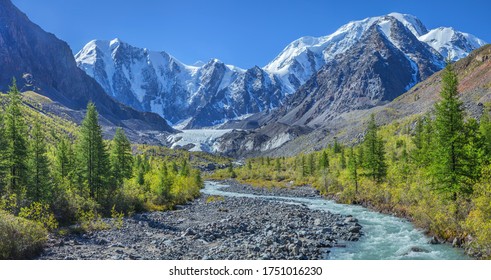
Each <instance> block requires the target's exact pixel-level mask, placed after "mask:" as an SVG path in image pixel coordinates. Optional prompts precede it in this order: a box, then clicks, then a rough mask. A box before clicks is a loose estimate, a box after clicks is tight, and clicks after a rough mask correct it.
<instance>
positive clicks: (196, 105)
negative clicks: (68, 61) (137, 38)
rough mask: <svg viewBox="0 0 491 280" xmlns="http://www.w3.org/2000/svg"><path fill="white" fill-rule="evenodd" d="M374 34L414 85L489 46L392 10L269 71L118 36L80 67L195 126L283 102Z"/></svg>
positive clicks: (287, 52) (127, 96)
mask: <svg viewBox="0 0 491 280" xmlns="http://www.w3.org/2000/svg"><path fill="white" fill-rule="evenodd" d="M377 33H378V34H379V35H380V36H377ZM374 34H375V35H374ZM373 38H376V39H375V40H378V41H379V43H380V44H379V45H380V46H381V45H384V46H386V48H384V52H382V53H379V55H380V56H381V58H382V59H385V60H389V59H391V57H390V54H392V59H393V58H394V57H397V58H398V59H399V60H400V61H398V62H397V63H399V64H400V65H405V67H404V71H406V70H407V71H406V72H407V73H405V74H408V75H409V78H408V79H405V80H404V82H405V83H406V82H407V84H405V85H403V87H402V88H403V89H406V90H407V89H409V88H410V87H412V86H413V85H414V84H416V83H417V82H419V81H421V80H423V79H425V78H426V77H428V76H429V75H431V74H433V73H434V72H435V71H438V70H439V69H441V68H442V67H443V65H444V58H445V57H447V56H450V57H451V59H453V60H457V59H459V58H462V57H464V56H466V55H467V54H468V53H469V52H470V51H472V50H473V49H476V48H478V47H480V46H482V45H483V44H484V42H483V41H482V40H480V39H478V38H476V37H474V36H472V35H470V34H467V33H462V32H458V31H455V30H453V29H451V28H437V29H434V30H431V31H429V32H428V30H427V29H426V27H425V26H424V25H423V23H422V22H421V21H420V20H419V19H418V18H416V17H415V16H412V15H408V14H401V13H391V14H388V15H384V16H378V17H370V18H365V19H363V20H358V21H352V22H349V23H347V24H345V25H343V26H341V27H340V28H339V29H338V30H336V31H335V32H334V33H332V34H330V35H327V36H321V37H311V36H305V37H301V38H299V39H297V40H295V41H293V42H292V43H290V44H289V45H287V46H286V47H285V48H284V49H283V51H282V52H281V53H280V54H279V55H278V56H277V57H276V58H275V59H274V60H273V61H271V62H270V63H269V64H267V65H266V66H265V67H263V68H259V67H253V68H251V69H248V70H245V69H241V68H239V67H236V66H233V65H229V64H225V63H224V62H221V61H220V60H218V59H210V60H208V61H207V62H205V63H204V62H199V63H196V64H194V65H186V64H184V63H181V62H180V61H179V60H177V59H176V58H174V57H172V56H171V55H169V54H168V53H166V52H164V51H161V52H155V51H150V50H148V49H144V48H137V47H133V46H131V45H129V44H127V43H125V42H123V41H121V40H120V39H117V38H116V39H113V40H110V41H103V40H93V41H91V42H89V43H88V44H87V45H86V46H85V47H84V48H83V49H82V50H81V51H80V52H79V53H77V55H76V56H75V57H76V60H77V64H78V66H79V67H80V68H81V69H83V70H84V71H85V72H86V73H87V74H88V75H89V76H92V77H93V78H95V79H96V81H98V82H99V84H100V85H101V86H102V87H103V88H104V90H105V91H106V92H107V93H108V94H109V95H111V96H113V97H114V98H116V99H117V100H119V101H120V102H122V103H124V104H126V105H128V106H131V107H133V108H136V109H138V110H142V111H151V112H155V113H158V114H160V115H161V116H163V117H164V118H166V119H167V120H169V121H170V122H172V123H178V122H182V121H183V120H186V119H190V120H189V122H188V127H201V126H211V125H216V124H218V123H221V122H224V121H227V120H230V119H237V118H240V117H241V116H243V115H247V114H252V113H257V112H262V111H265V110H270V109H272V108H275V107H277V106H279V105H280V104H283V102H284V101H285V99H284V97H285V96H286V95H289V94H293V93H295V92H296V91H297V90H298V89H299V88H300V87H301V86H303V85H305V84H306V83H307V81H309V80H310V79H311V78H312V77H313V76H315V75H316V74H317V73H318V72H319V71H320V70H321V69H322V68H324V67H327V66H328V64H330V67H332V64H333V63H334V64H336V61H338V60H340V59H341V58H342V57H343V56H345V55H346V53H350V52H349V50H351V49H353V48H355V47H358V48H360V47H363V46H364V45H365V44H367V43H368V42H372V43H373V40H371V39H373ZM382 41H383V42H382ZM375 46H376V45H375ZM372 48H373V47H372ZM373 51H374V54H375V53H376V52H377V49H376V47H375V49H373ZM347 59H348V58H346V57H344V58H343V61H347ZM393 65H396V63H395V62H393ZM349 71H352V69H351V70H349ZM350 73H351V72H350ZM350 73H347V74H348V75H350ZM392 92H396V91H394V90H393V89H392Z"/></svg>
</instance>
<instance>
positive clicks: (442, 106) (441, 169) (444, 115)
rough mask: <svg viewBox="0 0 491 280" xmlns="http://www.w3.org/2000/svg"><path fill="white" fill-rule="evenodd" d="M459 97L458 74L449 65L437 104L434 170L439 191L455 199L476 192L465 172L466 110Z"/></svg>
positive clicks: (444, 74)
mask: <svg viewBox="0 0 491 280" xmlns="http://www.w3.org/2000/svg"><path fill="white" fill-rule="evenodd" d="M458 94H459V92H458V80H457V75H456V74H455V72H454V70H453V67H452V65H451V64H450V63H449V64H447V66H446V67H445V69H444V71H443V75H442V86H441V90H440V97H441V101H440V102H439V103H437V104H436V105H435V109H436V116H435V127H434V129H435V138H436V141H435V153H434V157H433V162H432V168H431V171H432V175H433V178H434V179H435V186H436V189H438V190H440V191H442V192H443V193H446V194H448V195H450V196H451V197H452V198H453V199H454V200H455V199H457V196H458V195H459V194H464V193H465V194H469V193H470V192H471V191H472V189H471V188H470V185H468V184H467V182H468V179H469V178H468V176H469V175H468V174H466V172H465V171H466V170H465V169H466V168H465V166H466V162H465V149H464V146H465V144H466V139H465V125H464V107H463V103H462V101H460V100H459V98H458Z"/></svg>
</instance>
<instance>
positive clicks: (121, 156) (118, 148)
mask: <svg viewBox="0 0 491 280" xmlns="http://www.w3.org/2000/svg"><path fill="white" fill-rule="evenodd" d="M109 159H110V162H111V173H112V178H113V182H114V184H115V186H116V187H121V186H122V185H123V181H124V179H129V178H131V176H132V174H133V155H132V154H131V143H130V141H129V140H128V138H127V137H126V134H125V133H124V130H123V129H122V128H119V127H118V128H117V129H116V133H115V134H114V138H113V140H112V143H111V151H110V155H109Z"/></svg>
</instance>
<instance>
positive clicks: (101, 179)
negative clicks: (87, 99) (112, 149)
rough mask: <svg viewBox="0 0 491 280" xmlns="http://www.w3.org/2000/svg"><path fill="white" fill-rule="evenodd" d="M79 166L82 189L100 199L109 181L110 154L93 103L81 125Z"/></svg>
mask: <svg viewBox="0 0 491 280" xmlns="http://www.w3.org/2000/svg"><path fill="white" fill-rule="evenodd" d="M76 155H77V168H78V175H79V178H80V182H81V187H82V191H85V189H87V190H88V191H89V193H90V196H91V197H93V198H95V199H96V200H97V201H100V200H101V199H102V198H103V195H104V194H105V193H106V191H107V187H108V182H109V168H108V167H109V166H110V165H109V156H108V154H107V149H106V145H105V143H104V140H103V138H102V128H101V126H100V125H99V117H98V114H97V111H96V108H95V105H94V104H93V103H89V104H88V105H87V113H86V115H85V118H84V120H83V122H82V126H81V127H80V135H79V137H78V141H77V145H76Z"/></svg>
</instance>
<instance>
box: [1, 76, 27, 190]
mask: <svg viewBox="0 0 491 280" xmlns="http://www.w3.org/2000/svg"><path fill="white" fill-rule="evenodd" d="M8 101H9V103H8V106H7V109H6V114H5V120H4V122H5V142H6V144H7V145H6V146H7V148H6V153H5V156H6V167H7V176H6V179H7V188H8V189H9V191H11V192H14V193H17V194H18V195H19V194H21V193H22V191H23V190H22V189H23V188H25V186H26V183H27V178H28V176H27V175H28V174H27V155H28V146H27V126H26V123H25V121H24V117H23V114H22V109H21V102H22V101H21V94H20V92H19V90H18V89H17V85H16V82H15V79H14V80H13V82H12V86H11V87H10V90H9V92H8Z"/></svg>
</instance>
